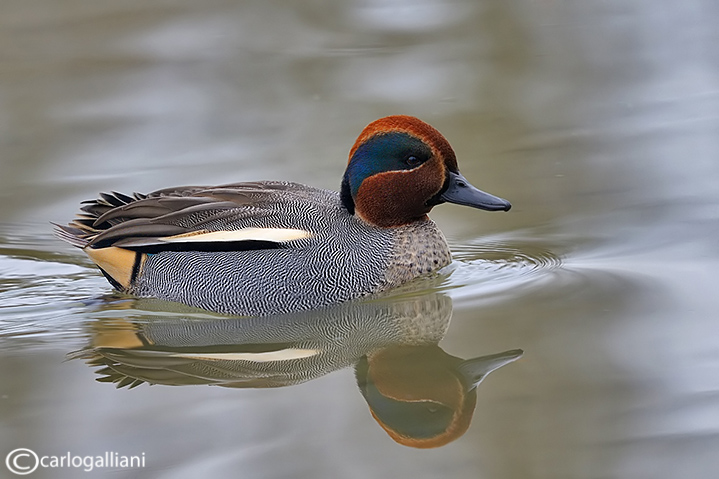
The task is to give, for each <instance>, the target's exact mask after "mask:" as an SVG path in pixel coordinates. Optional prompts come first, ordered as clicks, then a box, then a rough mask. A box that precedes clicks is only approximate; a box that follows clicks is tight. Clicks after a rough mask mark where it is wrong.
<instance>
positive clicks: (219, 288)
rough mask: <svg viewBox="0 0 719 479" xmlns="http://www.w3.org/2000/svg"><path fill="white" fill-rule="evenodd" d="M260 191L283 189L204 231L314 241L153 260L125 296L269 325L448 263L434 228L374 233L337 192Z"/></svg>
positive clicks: (193, 219) (294, 187) (168, 254)
mask: <svg viewBox="0 0 719 479" xmlns="http://www.w3.org/2000/svg"><path fill="white" fill-rule="evenodd" d="M262 184H265V185H286V186H289V187H290V188H289V192H288V190H284V191H279V192H278V194H277V195H273V197H272V201H271V202H264V203H263V204H259V205H257V207H255V206H252V205H243V206H240V207H238V208H237V209H236V210H234V209H233V210H228V211H227V212H226V214H223V215H222V217H220V218H216V219H213V220H210V221H209V222H206V223H203V224H202V228H203V229H207V230H210V231H215V230H236V229H242V228H248V227H260V228H292V229H302V230H307V231H309V232H311V233H312V236H311V237H309V238H304V239H300V240H294V241H290V242H287V243H285V244H284V245H283V247H281V248H279V249H264V250H249V251H212V252H200V251H191V252H187V251H185V252H172V251H164V252H159V253H155V254H150V255H148V258H147V260H146V261H145V264H144V266H143V270H142V272H141V274H140V276H139V277H138V278H137V279H136V281H135V283H134V284H133V286H132V287H131V288H130V291H129V292H130V293H133V294H135V295H137V296H150V297H156V298H160V299H166V300H171V301H179V302H182V303H185V304H189V305H191V306H197V307H200V308H204V309H208V310H212V311H217V312H221V313H227V314H240V315H268V314H278V313H286V312H292V311H301V310H308V309H314V308H318V307H321V306H325V305H329V304H335V303H339V302H343V301H347V300H350V299H354V298H358V297H361V296H365V295H368V294H372V293H376V292H379V291H383V290H385V289H389V288H391V287H394V286H398V285H400V284H402V283H405V282H407V281H409V280H410V279H413V278H414V277H416V276H418V275H420V274H424V273H427V272H430V271H433V270H436V269H438V268H441V267H442V266H445V265H446V264H448V263H449V261H450V256H449V249H448V247H447V244H446V241H445V240H444V237H443V236H442V233H441V232H440V231H439V229H438V228H437V227H436V225H435V224H434V223H433V222H431V221H420V222H416V223H413V224H411V225H407V226H403V227H398V228H378V227H374V226H371V225H368V224H367V223H365V222H364V221H362V220H361V219H359V218H357V217H355V216H352V215H350V214H349V213H348V212H347V210H346V209H345V208H344V207H343V206H342V204H341V201H340V197H339V193H337V192H334V191H329V190H321V189H317V188H311V187H308V186H304V185H299V184H294V183H284V182H264V183H262ZM290 192H291V193H290ZM255 210H256V211H255ZM205 219H206V218H203V217H201V216H200V215H195V216H193V215H192V214H189V215H187V217H185V218H182V219H179V220H178V224H180V225H181V226H184V227H187V228H192V225H193V224H194V223H197V222H198V221H203V220H205Z"/></svg>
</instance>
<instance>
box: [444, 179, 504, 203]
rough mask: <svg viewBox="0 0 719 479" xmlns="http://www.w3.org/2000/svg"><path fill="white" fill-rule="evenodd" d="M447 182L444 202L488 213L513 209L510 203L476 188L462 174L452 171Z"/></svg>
mask: <svg viewBox="0 0 719 479" xmlns="http://www.w3.org/2000/svg"><path fill="white" fill-rule="evenodd" d="M447 181H448V182H449V186H448V187H447V190H446V191H445V192H444V193H442V195H441V196H440V199H441V200H442V201H447V202H449V203H455V204H458V205H464V206H471V207H473V208H479V209H480V210H487V211H509V209H510V208H511V207H512V205H511V204H510V203H509V201H507V200H504V199H502V198H500V197H498V196H494V195H490V194H489V193H485V192H484V191H482V190H479V189H477V188H475V187H474V186H472V185H471V184H470V183H469V181H467V179H466V178H465V177H464V176H462V175H461V174H460V173H454V172H451V171H450V172H449V178H448V180H447Z"/></svg>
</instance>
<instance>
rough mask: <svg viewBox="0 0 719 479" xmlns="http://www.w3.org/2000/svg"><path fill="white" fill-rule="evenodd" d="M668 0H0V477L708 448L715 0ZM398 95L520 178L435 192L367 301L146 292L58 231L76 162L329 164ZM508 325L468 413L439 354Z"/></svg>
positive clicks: (103, 165)
mask: <svg viewBox="0 0 719 479" xmlns="http://www.w3.org/2000/svg"><path fill="white" fill-rule="evenodd" d="M662 3H663V5H661V6H659V5H658V4H657V2H652V1H649V0H638V1H634V2H624V1H619V0H616V1H611V0H610V1H600V0H592V1H582V2H580V1H563V0H559V1H550V0H546V1H524V2H522V1H516V2H510V1H505V2H491V1H486V2H470V1H439V0H422V1H420V0H416V1H410V0H392V1H379V0H354V1H350V0H346V1H342V2H290V1H285V2H260V1H257V2H229V1H219V0H218V1H211V2H191V1H182V0H181V1H147V0H144V1H139V0H125V1H122V2H94V1H91V0H69V1H65V2H60V3H58V2H49V1H41V2H22V1H12V0H10V1H2V2H0V11H1V12H2V13H1V14H0V168H1V169H0V171H1V172H2V174H1V175H0V459H2V460H3V463H0V470H1V471H2V473H0V477H15V476H13V475H12V474H10V473H9V472H8V471H7V470H6V469H5V468H4V467H5V466H4V458H5V456H6V454H7V453H8V452H9V451H11V450H13V449H16V448H20V447H24V448H30V449H32V450H34V451H35V452H36V453H38V455H57V456H59V455H64V454H66V453H67V452H68V451H69V452H71V453H72V454H73V455H77V456H88V455H101V454H104V453H105V452H106V451H111V452H114V453H117V454H120V455H128V456H129V455H140V454H143V453H144V455H145V461H146V462H145V467H144V468H134V469H122V468H111V469H96V470H94V471H92V472H91V473H87V474H90V475H94V476H96V477H113V478H134V477H152V478H185V477H186V478H195V477H242V478H275V477H277V478H280V477H322V478H338V477H342V478H344V477H347V478H354V477H403V478H404V477H406V478H413V479H415V478H416V479H418V478H435V477H451V478H477V477H483V478H484V477H486V478H490V477H491V478H517V479H519V478H522V479H524V478H547V479H556V478H647V479H649V478H662V479H664V478H666V479H669V478H678V477H681V478H697V479H700V478H701V479H704V478H707V477H714V476H715V475H716V471H717V470H719V456H717V454H716V451H717V450H719V339H717V338H719V295H718V294H717V293H718V292H719V160H718V158H719V140H718V138H719V115H718V114H717V112H719V55H718V54H717V49H716V48H715V46H716V45H717V42H718V41H719V36H718V34H717V28H716V19H717V18H718V16H719V8H717V6H716V4H715V3H713V2H709V1H702V0H689V1H685V2H673V3H672V2H662ZM300 4H302V5H300ZM670 4H671V5H670ZM395 113H406V114H412V115H416V116H419V117H421V118H422V119H424V120H426V121H428V122H430V123H431V124H433V125H434V126H436V127H437V128H438V129H439V130H440V131H442V132H443V133H444V134H445V136H446V137H447V138H448V139H449V141H450V142H451V143H452V145H453V146H454V148H455V151H456V152H457V155H458V158H459V164H460V167H461V168H462V171H463V173H464V175H465V176H466V177H467V178H468V179H470V181H472V182H473V183H474V184H475V185H477V186H478V187H480V188H483V189H485V190H487V191H490V192H492V193H494V194H497V195H499V196H502V197H504V198H507V199H509V200H510V201H511V202H512V203H513V205H514V207H513V209H512V211H511V212H509V213H507V214H498V213H495V214H490V213H485V212H480V211H477V210H471V209H468V208H462V207H458V206H451V205H446V206H440V207H438V208H436V209H435V210H434V212H433V219H435V221H437V222H438V223H439V225H440V227H441V228H442V229H443V231H444V232H445V234H446V235H447V237H448V238H449V240H450V243H451V245H452V248H453V251H454V259H455V261H454V262H453V264H452V265H451V266H450V267H448V268H447V269H446V270H445V271H442V274H440V275H438V276H436V277H432V278H428V279H425V280H422V281H419V282H418V283H417V284H415V285H412V287H410V288H407V289H406V290H403V291H399V292H396V293H395V294H394V295H392V296H391V297H390V298H388V299H386V300H384V301H382V302H379V303H370V304H362V305H350V306H344V307H342V308H339V309H337V310H332V311H323V312H316V313H313V314H312V315H310V316H300V317H284V318H273V319H271V320H268V321H271V322H270V323H262V322H260V323H257V322H253V323H247V322H238V320H233V319H230V318H224V317H218V316H214V315H211V314H207V313H202V312H198V311H195V310H187V309H182V308H177V307H173V306H172V305H170V304H167V303H161V302H155V301H139V302H138V301H134V300H132V299H131V298H125V297H121V296H113V295H112V294H111V289H110V287H109V285H108V284H107V283H106V281H105V280H104V279H103V278H102V277H101V275H100V274H99V273H98V272H97V270H96V269H95V268H93V267H92V265H91V264H90V262H89V261H88V260H87V259H86V258H85V257H84V256H83V255H82V253H81V252H79V251H78V250H75V249H73V248H71V247H69V246H67V245H65V244H63V243H61V242H60V241H58V240H56V239H54V238H53V236H52V234H51V226H50V224H49V222H50V221H56V222H65V221H67V220H69V219H70V218H71V217H72V216H73V215H74V213H75V212H76V210H77V206H78V203H79V202H80V201H82V200H85V199H89V198H93V197H95V196H96V194H97V193H98V192H99V191H109V190H117V191H124V192H131V191H133V190H137V191H149V190H153V189H158V188H161V187H165V186H172V185H181V184H218V183H224V182H228V181H243V180H256V179H289V180H294V181H298V182H303V183H307V184H311V185H314V186H318V187H325V188H337V187H338V186H339V179H340V177H341V174H342V171H343V169H344V163H345V161H346V155H347V152H348V150H349V147H350V146H351V144H352V143H353V141H354V139H355V137H356V135H357V134H358V133H359V132H360V130H361V129H362V127H363V126H364V125H365V124H367V123H368V122H370V121H372V120H374V119H376V118H379V117H381V116H384V115H388V114H395ZM450 318H451V319H450ZM268 324H269V325H268ZM318 325H319V326H320V327H319V329H318V328H317V326H318ZM143 339H144V340H145V343H144V344H145V345H144V346H143V342H142V340H143ZM438 341H439V346H436V344H437V342H438ZM148 344H149V345H148ZM267 344H272V345H274V346H273V348H270V349H272V351H269V352H268V350H267V347H266V345H267ZM263 345H264V346H263ZM253 348H254V349H253ZM263 348H264V349H263ZM517 348H521V349H523V350H524V356H523V357H522V358H521V359H518V360H517V361H515V362H512V363H511V364H508V365H506V366H504V367H502V368H501V369H500V370H499V371H497V372H494V373H492V375H491V376H489V377H488V378H487V379H486V380H485V381H483V382H482V384H481V385H480V386H479V387H478V388H477V389H476V390H475V391H476V408H475V407H469V408H465V409H467V410H466V411H464V413H463V414H464V415H463V416H462V417H460V416H461V414H459V413H457V411H459V410H460V409H462V408H464V407H465V406H466V405H467V404H469V405H470V406H471V401H472V399H471V397H470V396H471V395H472V394H474V393H467V392H466V389H467V388H466V387H465V388H464V389H463V386H461V384H462V381H465V382H466V369H467V367H468V366H466V365H467V364H477V361H475V362H472V361H470V362H462V360H468V359H471V358H480V357H485V356H487V355H492V354H495V353H500V352H503V351H510V350H514V349H517ZM262 351H264V352H263V353H262V354H265V356H262V355H259V354H260V352H262ZM268 354H269V356H267V355H268ZM272 354H274V356H272ZM248 358H250V359H251V360H252V361H249V360H248ZM243 361H244V362H243ZM248 361H249V362H248ZM478 361H479V363H481V362H482V361H485V362H486V361H487V359H484V360H478ZM88 362H89V364H88ZM248 364H252V365H254V366H253V367H249V366H248ZM462 364H464V365H465V366H461V365H462ZM275 366H277V367H275ZM273 368H274V369H273ZM463 374H464V376H463ZM98 378H99V379H103V380H104V381H109V383H108V382H98V381H96V380H95V379H98ZM143 380H144V381H150V382H156V383H159V384H158V385H154V386H148V385H147V384H141V382H142V381H143ZM113 381H115V382H116V383H119V384H117V385H121V386H125V387H121V388H119V389H117V388H115V387H114V385H113V384H112V382H113ZM171 384H172V385H174V386H170V385H171ZM205 384H214V385H215V386H213V387H209V386H207V385H205ZM179 385H182V386H179ZM129 386H136V387H132V388H131V387H129ZM218 386H220V387H218ZM252 386H286V387H272V388H267V387H263V388H253V387H252ZM452 391H454V392H453V393H452ZM416 397H421V398H423V399H425V400H426V401H430V400H431V401H430V402H431V404H434V405H435V406H436V407H435V406H433V409H432V408H430V409H432V410H431V411H430V410H422V411H419V412H418V411H414V410H412V411H413V412H409V413H408V412H406V411H409V410H410V409H411V408H412V407H413V406H411V405H409V406H408V404H409V403H411V402H412V398H416ZM432 401H434V402H432ZM428 404H429V403H428ZM440 405H441V406H440ZM408 408H409V409H408ZM435 409H436V410H438V411H439V412H437V411H435ZM427 411H429V413H430V414H429V416H431V417H429V416H428V417H427V418H426V419H427V420H426V421H424V422H423V421H422V420H420V419H418V418H421V417H424V416H423V415H425V416H426V415H427V414H428V413H427ZM394 413H397V414H395V415H394V416H393V414H394ZM415 413H416V414H415ZM472 413H473V414H472ZM453 414H454V415H453ZM373 415H374V417H373ZM472 416H473V418H472ZM438 417H440V419H441V418H444V419H441V420H438V419H437V418H438ZM470 418H471V419H472V422H471V425H470V426H469V427H468V429H467V431H466V433H464V434H457V437H453V438H452V439H454V440H453V441H451V442H449V444H447V445H445V446H443V447H439V448H436V449H417V448H414V447H409V446H411V445H412V444H409V446H408V445H403V444H400V443H399V442H396V441H394V440H393V439H392V438H391V436H392V434H391V432H392V431H398V430H401V431H404V432H405V433H407V434H410V435H411V434H414V435H415V436H418V437H419V436H423V435H424V436H428V435H432V434H435V433H436V432H437V431H442V430H444V429H446V426H447V425H448V424H450V423H452V424H454V423H456V422H457V421H459V422H461V421H465V422H466V421H467V420H469V419H470ZM443 421H444V422H443ZM453 421H454V422H453ZM400 442H401V441H400ZM405 442H407V441H405ZM409 442H411V441H409ZM415 445H416V444H415ZM82 474H85V473H83V472H80V471H79V470H78V469H72V468H64V469H45V468H40V469H38V470H37V471H36V472H34V473H33V474H32V475H31V476H29V477H52V478H55V477H61V478H64V477H80V475H82ZM88 477H90V476H88Z"/></svg>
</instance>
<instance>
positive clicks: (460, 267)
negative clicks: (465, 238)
mask: <svg viewBox="0 0 719 479" xmlns="http://www.w3.org/2000/svg"><path fill="white" fill-rule="evenodd" d="M560 249H561V247H559V246H556V245H549V244H546V243H539V242H533V241H526V240H477V241H476V242H472V243H464V244H453V245H452V252H453V259H454V262H453V263H452V266H451V268H452V271H451V276H450V279H449V283H450V288H449V289H450V290H452V296H454V297H462V296H471V295H475V296H486V295H487V294H494V293H496V292H497V291H501V290H505V289H506V288H508V287H510V286H516V285H517V284H518V283H524V282H528V281H534V280H537V279H539V278H545V277H546V276H547V275H549V274H551V273H552V272H554V271H556V270H558V269H560V268H561V267H562V264H563V262H562V259H561V257H560V255H559V254H557V253H555V252H554V251H557V250H560Z"/></svg>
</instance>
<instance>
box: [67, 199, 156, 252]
mask: <svg viewBox="0 0 719 479" xmlns="http://www.w3.org/2000/svg"><path fill="white" fill-rule="evenodd" d="M145 196H146V195H141V194H139V193H135V194H134V196H128V195H124V194H122V193H118V192H116V191H113V192H112V193H100V198H97V199H95V200H88V201H83V205H84V206H83V207H82V208H81V210H82V212H81V213H79V214H78V215H77V216H76V217H75V219H73V220H72V221H71V222H70V223H69V224H67V225H60V224H57V223H53V225H54V226H55V236H57V237H58V238H60V239H61V240H63V241H66V242H67V243H70V244H71V245H73V246H76V247H78V248H85V247H86V246H87V245H88V244H89V243H90V242H91V241H92V240H93V238H95V237H96V236H97V235H98V234H100V233H102V232H103V231H104V230H107V229H108V228H110V227H111V226H112V224H114V223H112V222H104V221H102V220H100V217H101V216H102V215H104V214H105V213H107V212H108V211H110V210H112V209H114V208H117V207H122V206H125V205H127V204H129V203H132V202H134V201H137V200H138V199H142V198H144V197H145ZM98 220H99V221H98Z"/></svg>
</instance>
